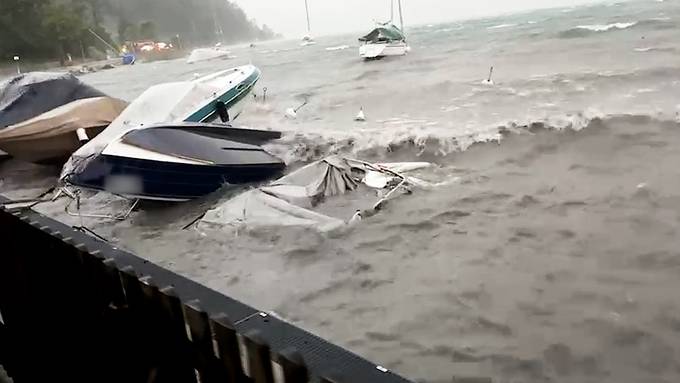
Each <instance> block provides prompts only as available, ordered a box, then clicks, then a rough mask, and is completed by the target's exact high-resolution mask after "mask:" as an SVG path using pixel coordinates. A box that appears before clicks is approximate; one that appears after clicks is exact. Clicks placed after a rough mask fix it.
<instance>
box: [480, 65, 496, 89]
mask: <svg viewBox="0 0 680 383" xmlns="http://www.w3.org/2000/svg"><path fill="white" fill-rule="evenodd" d="M492 75H493V67H491V69H489V78H487V79H486V80H484V81H482V84H484V85H494V82H493V80H492V79H491V76H492Z"/></svg>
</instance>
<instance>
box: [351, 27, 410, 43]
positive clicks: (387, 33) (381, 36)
mask: <svg viewBox="0 0 680 383" xmlns="http://www.w3.org/2000/svg"><path fill="white" fill-rule="evenodd" d="M405 39H406V36H404V33H403V32H402V31H401V30H400V29H399V28H397V27H396V26H395V25H393V24H390V23H387V24H383V25H380V26H379V27H377V28H375V29H374V30H372V31H371V32H370V33H369V34H367V35H366V36H364V37H360V38H359V41H364V42H373V43H377V42H386V41H403V40H405Z"/></svg>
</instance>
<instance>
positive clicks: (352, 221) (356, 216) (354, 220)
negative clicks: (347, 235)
mask: <svg viewBox="0 0 680 383" xmlns="http://www.w3.org/2000/svg"><path fill="white" fill-rule="evenodd" d="M362 219H363V217H362V215H361V210H357V211H356V212H354V215H353V216H352V218H350V220H349V222H347V223H348V224H349V225H353V224H355V223H358V222H361V220H362Z"/></svg>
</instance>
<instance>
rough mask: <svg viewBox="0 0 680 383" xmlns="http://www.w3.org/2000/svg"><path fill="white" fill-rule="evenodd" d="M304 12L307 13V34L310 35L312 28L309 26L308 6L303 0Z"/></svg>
mask: <svg viewBox="0 0 680 383" xmlns="http://www.w3.org/2000/svg"><path fill="white" fill-rule="evenodd" d="M305 12H307V33H311V32H312V28H311V26H310V24H309V4H307V0H305Z"/></svg>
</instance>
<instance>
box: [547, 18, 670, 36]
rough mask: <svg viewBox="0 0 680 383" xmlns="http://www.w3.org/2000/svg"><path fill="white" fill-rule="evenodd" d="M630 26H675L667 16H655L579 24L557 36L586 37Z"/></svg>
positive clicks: (658, 27)
mask: <svg viewBox="0 0 680 383" xmlns="http://www.w3.org/2000/svg"><path fill="white" fill-rule="evenodd" d="M631 28H648V29H668V28H675V24H673V23H672V20H671V19H669V18H662V17H657V18H651V19H645V20H640V21H628V22H616V23H610V24H592V25H579V26H576V27H573V28H569V29H567V30H564V31H562V32H560V33H559V36H560V37H562V38H576V37H587V36H591V35H595V34H599V33H605V32H615V31H622V30H627V29H631Z"/></svg>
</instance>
